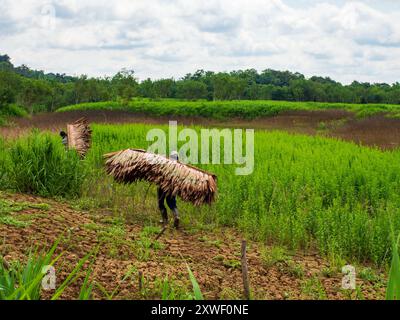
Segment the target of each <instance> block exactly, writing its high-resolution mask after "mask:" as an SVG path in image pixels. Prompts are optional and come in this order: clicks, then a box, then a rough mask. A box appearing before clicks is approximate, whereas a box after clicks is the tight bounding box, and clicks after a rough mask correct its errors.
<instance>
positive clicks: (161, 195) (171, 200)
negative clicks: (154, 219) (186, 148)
mask: <svg viewBox="0 0 400 320" xmlns="http://www.w3.org/2000/svg"><path fill="white" fill-rule="evenodd" d="M170 159H171V160H173V161H178V160H179V155H178V152H176V151H173V152H172V153H171V155H170ZM157 195H158V208H159V209H160V211H161V217H162V220H161V221H160V223H162V224H163V225H164V226H167V225H168V212H167V208H166V207H165V203H164V202H165V200H167V205H168V207H169V208H170V209H171V211H172V212H173V214H174V227H175V228H177V229H178V228H179V222H180V219H179V212H178V207H177V205H176V196H172V195H170V194H167V193H165V192H164V191H163V190H162V189H161V188H160V187H159V188H158V190H157Z"/></svg>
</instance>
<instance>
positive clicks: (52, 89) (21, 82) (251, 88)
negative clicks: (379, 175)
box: [0, 55, 400, 113]
mask: <svg viewBox="0 0 400 320" xmlns="http://www.w3.org/2000/svg"><path fill="white" fill-rule="evenodd" d="M134 97H143V98H150V99H162V98H175V99H184V100H200V99H205V100H210V101H211V100H283V101H316V102H341V103H361V104H364V103H365V104H366V103H382V104H383V103H390V104H400V83H398V82H396V83H394V84H386V83H374V84H371V83H368V82H365V83H361V82H357V81H354V82H353V83H351V84H350V85H343V84H341V83H339V82H337V81H334V80H332V79H330V78H329V77H318V76H313V77H311V78H306V77H305V76H304V75H303V74H301V73H298V72H295V73H293V72H290V71H276V70H272V69H265V70H263V71H261V72H258V71H257V70H255V69H248V70H237V71H231V72H212V71H205V70H198V71H196V72H194V73H190V74H187V75H186V76H184V77H183V78H181V79H178V80H176V79H173V78H169V79H157V80H152V79H150V78H148V79H145V80H143V81H139V80H138V79H137V78H136V76H135V73H134V71H133V70H127V69H124V70H121V71H120V72H118V73H117V74H116V75H114V76H112V77H101V78H91V77H88V76H85V75H82V76H79V77H73V76H68V75H65V74H59V73H56V74H54V73H45V72H43V71H38V70H32V69H30V68H29V67H27V66H25V65H22V66H18V67H15V66H14V65H13V64H12V62H11V59H10V57H9V56H8V55H0V113H1V111H2V110H4V109H5V108H6V106H9V105H18V106H22V107H23V108H25V109H26V110H27V111H29V112H30V113H35V112H41V111H55V110H56V109H58V108H60V107H62V106H67V105H71V104H78V103H85V102H100V101H116V100H118V101H122V102H124V103H127V102H129V101H130V100H131V99H132V98H134Z"/></svg>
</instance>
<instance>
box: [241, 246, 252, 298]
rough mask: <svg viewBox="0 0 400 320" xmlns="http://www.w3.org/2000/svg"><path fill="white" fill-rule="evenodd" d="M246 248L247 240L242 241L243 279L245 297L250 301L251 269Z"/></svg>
mask: <svg viewBox="0 0 400 320" xmlns="http://www.w3.org/2000/svg"><path fill="white" fill-rule="evenodd" d="M246 246H247V243H246V240H243V241H242V277H243V288H244V297H245V299H246V300H250V284H249V269H248V267H247V258H246Z"/></svg>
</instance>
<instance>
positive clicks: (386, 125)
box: [0, 110, 400, 149]
mask: <svg viewBox="0 0 400 320" xmlns="http://www.w3.org/2000/svg"><path fill="white" fill-rule="evenodd" d="M83 116H84V117H87V118H88V119H89V121H90V122H96V123H112V124H116V123H149V124H168V121H169V120H171V119H170V118H169V117H149V116H145V115H140V114H134V113H130V112H126V111H73V112H67V113H47V114H40V115H37V116H34V117H32V118H30V119H29V118H24V119H15V120H14V126H11V127H8V128H0V134H1V135H3V136H7V137H15V136H16V135H19V134H21V133H23V132H26V130H29V129H30V128H39V129H42V130H43V129H46V130H52V131H55V132H57V131H59V130H61V129H65V126H66V124H67V123H69V122H72V121H75V120H77V119H78V118H80V117H83ZM174 120H177V121H178V123H181V124H185V125H191V124H197V125H204V126H215V127H227V126H228V127H241V128H254V129H265V130H285V131H289V132H293V133H303V134H310V135H315V134H322V135H326V136H329V137H334V138H339V139H343V140H348V141H353V142H356V143H359V144H362V145H367V146H377V147H380V148H382V149H394V148H398V147H400V119H393V118H387V117H385V116H384V115H374V116H372V117H369V118H362V119H357V118H356V117H355V116H354V114H353V113H351V112H347V111H343V110H321V111H289V112H284V113H282V114H279V115H277V116H274V117H266V118H259V119H255V120H243V119H231V120H229V122H227V121H220V120H210V119H204V118H195V117H193V118H188V117H174Z"/></svg>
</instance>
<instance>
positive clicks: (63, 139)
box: [60, 131, 68, 150]
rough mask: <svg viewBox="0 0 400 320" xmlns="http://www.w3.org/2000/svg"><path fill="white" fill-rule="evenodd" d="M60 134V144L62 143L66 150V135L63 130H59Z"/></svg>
mask: <svg viewBox="0 0 400 320" xmlns="http://www.w3.org/2000/svg"><path fill="white" fill-rule="evenodd" d="M60 136H61V139H62V144H63V145H64V147H65V149H67V150H68V135H67V134H66V133H65V132H64V131H61V132H60Z"/></svg>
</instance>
